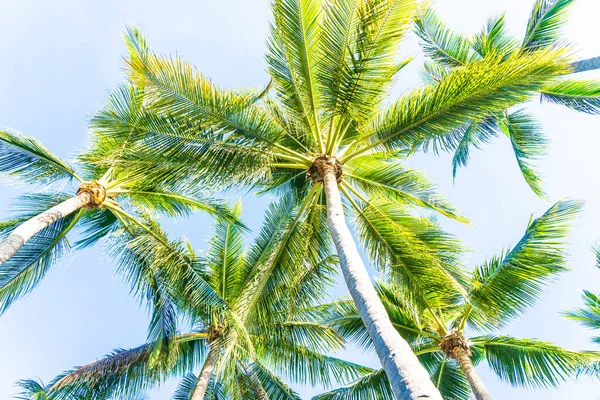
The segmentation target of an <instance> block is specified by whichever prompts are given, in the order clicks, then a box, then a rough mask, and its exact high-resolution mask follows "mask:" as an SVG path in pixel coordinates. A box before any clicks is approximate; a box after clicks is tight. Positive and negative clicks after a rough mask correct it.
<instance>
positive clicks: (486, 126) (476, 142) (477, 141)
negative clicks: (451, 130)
mask: <svg viewBox="0 0 600 400" xmlns="http://www.w3.org/2000/svg"><path fill="white" fill-rule="evenodd" d="M497 130H498V125H497V122H496V119H495V118H494V117H488V118H487V119H485V120H483V121H481V122H474V123H471V124H469V125H466V126H465V127H464V128H463V129H462V131H463V132H464V133H463V136H462V138H461V139H460V141H459V142H458V145H457V146H456V149H455V151H454V156H453V157H452V179H454V178H456V170H457V169H458V167H465V166H466V165H467V162H468V160H469V157H470V152H471V147H475V148H476V149H480V148H481V145H482V144H486V143H489V142H490V140H491V139H492V138H493V137H495V136H497Z"/></svg>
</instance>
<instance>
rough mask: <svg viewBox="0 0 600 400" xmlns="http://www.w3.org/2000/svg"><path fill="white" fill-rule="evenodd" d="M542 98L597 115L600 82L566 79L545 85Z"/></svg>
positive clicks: (599, 107) (599, 109)
mask: <svg viewBox="0 0 600 400" xmlns="http://www.w3.org/2000/svg"><path fill="white" fill-rule="evenodd" d="M542 99H543V100H547V101H549V102H552V103H556V104H562V105H564V106H567V107H569V108H572V109H573V110H576V111H581V112H584V113H587V114H594V115H596V114H599V113H600V82H598V81H593V80H587V81H576V80H570V79H569V80H564V81H561V82H559V83H557V84H554V85H551V86H548V87H545V88H544V89H543V90H542Z"/></svg>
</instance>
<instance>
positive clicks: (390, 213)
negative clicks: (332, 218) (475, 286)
mask: <svg viewBox="0 0 600 400" xmlns="http://www.w3.org/2000/svg"><path fill="white" fill-rule="evenodd" d="M354 212H355V219H356V229H357V233H358V237H359V239H360V241H361V242H362V243H363V246H364V247H365V250H366V252H367V254H368V255H369V257H370V259H371V260H372V262H373V263H374V266H375V267H377V268H379V269H380V270H381V271H383V272H385V273H388V274H389V276H390V277H391V279H392V280H393V281H394V282H395V283H396V284H398V285H401V286H406V287H408V288H411V289H412V290H410V292H412V293H413V294H414V296H415V298H416V299H421V300H425V299H426V301H427V302H429V303H430V304H434V305H438V306H442V305H445V304H448V303H451V302H452V301H453V299H455V298H456V297H457V296H460V293H461V292H462V291H463V285H464V282H465V277H464V276H463V272H462V271H461V269H460V267H458V265H457V254H458V253H457V252H459V251H460V248H461V246H460V245H459V244H458V242H457V241H456V239H454V238H452V237H451V236H450V235H448V234H447V233H445V232H443V231H442V230H441V229H440V228H439V226H437V225H436V224H435V223H434V222H432V221H431V220H428V219H425V218H416V217H414V216H412V215H410V214H409V213H407V212H406V210H405V209H404V208H403V207H402V206H401V205H399V204H398V203H396V202H393V201H390V199H388V198H385V197H384V198H373V199H371V200H369V202H368V203H366V204H364V205H363V206H362V207H361V208H360V209H358V210H354Z"/></svg>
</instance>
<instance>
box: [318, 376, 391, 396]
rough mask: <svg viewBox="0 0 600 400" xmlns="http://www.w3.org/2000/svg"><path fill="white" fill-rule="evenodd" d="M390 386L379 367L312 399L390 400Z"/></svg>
mask: <svg viewBox="0 0 600 400" xmlns="http://www.w3.org/2000/svg"><path fill="white" fill-rule="evenodd" d="M393 398H394V394H393V393H392V388H391V387H390V384H389V382H388V379H387V375H386V374H385V371H384V370H382V369H380V370H376V371H372V372H370V373H369V374H367V375H365V376H363V377H361V378H359V379H357V380H355V381H354V382H352V383H351V384H349V385H347V386H344V387H340V388H337V389H334V390H331V391H329V392H326V393H322V394H320V395H318V396H315V397H313V398H312V400H391V399H393Z"/></svg>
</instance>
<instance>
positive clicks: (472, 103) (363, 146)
mask: <svg viewBox="0 0 600 400" xmlns="http://www.w3.org/2000/svg"><path fill="white" fill-rule="evenodd" d="M567 59H568V54H567V51H566V50H565V49H544V50H540V51H536V52H532V53H527V54H524V55H521V54H514V55H511V56H509V57H507V58H502V57H488V58H486V59H483V60H480V61H475V62H471V63H469V64H468V65H466V66H465V67H462V68H457V69H455V70H453V71H452V72H450V73H449V74H448V75H447V76H445V77H444V78H443V79H442V80H441V81H440V82H438V83H437V84H434V85H428V86H425V87H423V88H420V89H416V90H413V91H411V92H409V93H407V94H405V95H403V96H402V97H401V98H400V99H399V100H398V101H396V102H395V103H394V104H393V105H392V106H391V107H389V108H388V109H387V110H384V111H382V112H381V113H380V114H379V115H378V116H376V117H375V118H374V119H373V121H372V122H371V123H370V124H369V125H368V126H366V127H364V129H363V132H362V136H361V137H360V138H359V139H357V141H356V142H355V144H354V145H353V146H351V148H350V149H349V150H347V151H346V153H345V154H344V155H343V156H342V157H341V160H342V161H343V162H346V161H348V160H350V159H352V158H354V157H357V156H359V155H362V154H365V153H366V152H367V151H368V150H370V149H372V148H384V149H387V150H389V151H393V150H396V149H403V148H404V149H406V148H415V147H419V146H420V145H421V144H423V143H424V142H425V141H426V140H428V139H429V140H430V139H431V138H432V137H436V136H443V135H446V134H448V132H454V131H455V130H456V129H458V128H460V127H461V126H463V125H465V124H468V123H471V122H473V121H481V120H483V119H484V118H487V117H488V116H489V115H490V114H495V113H496V112H500V111H503V110H505V109H507V108H509V107H511V106H513V105H515V104H518V103H520V102H522V101H524V100H527V99H528V98H529V97H530V96H531V95H533V94H534V93H536V92H537V91H539V90H540V89H541V88H542V87H543V86H545V85H546V84H547V83H548V82H550V81H551V80H552V79H554V78H555V77H556V76H557V75H559V74H561V73H564V72H565V71H567V70H568V62H567Z"/></svg>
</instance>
